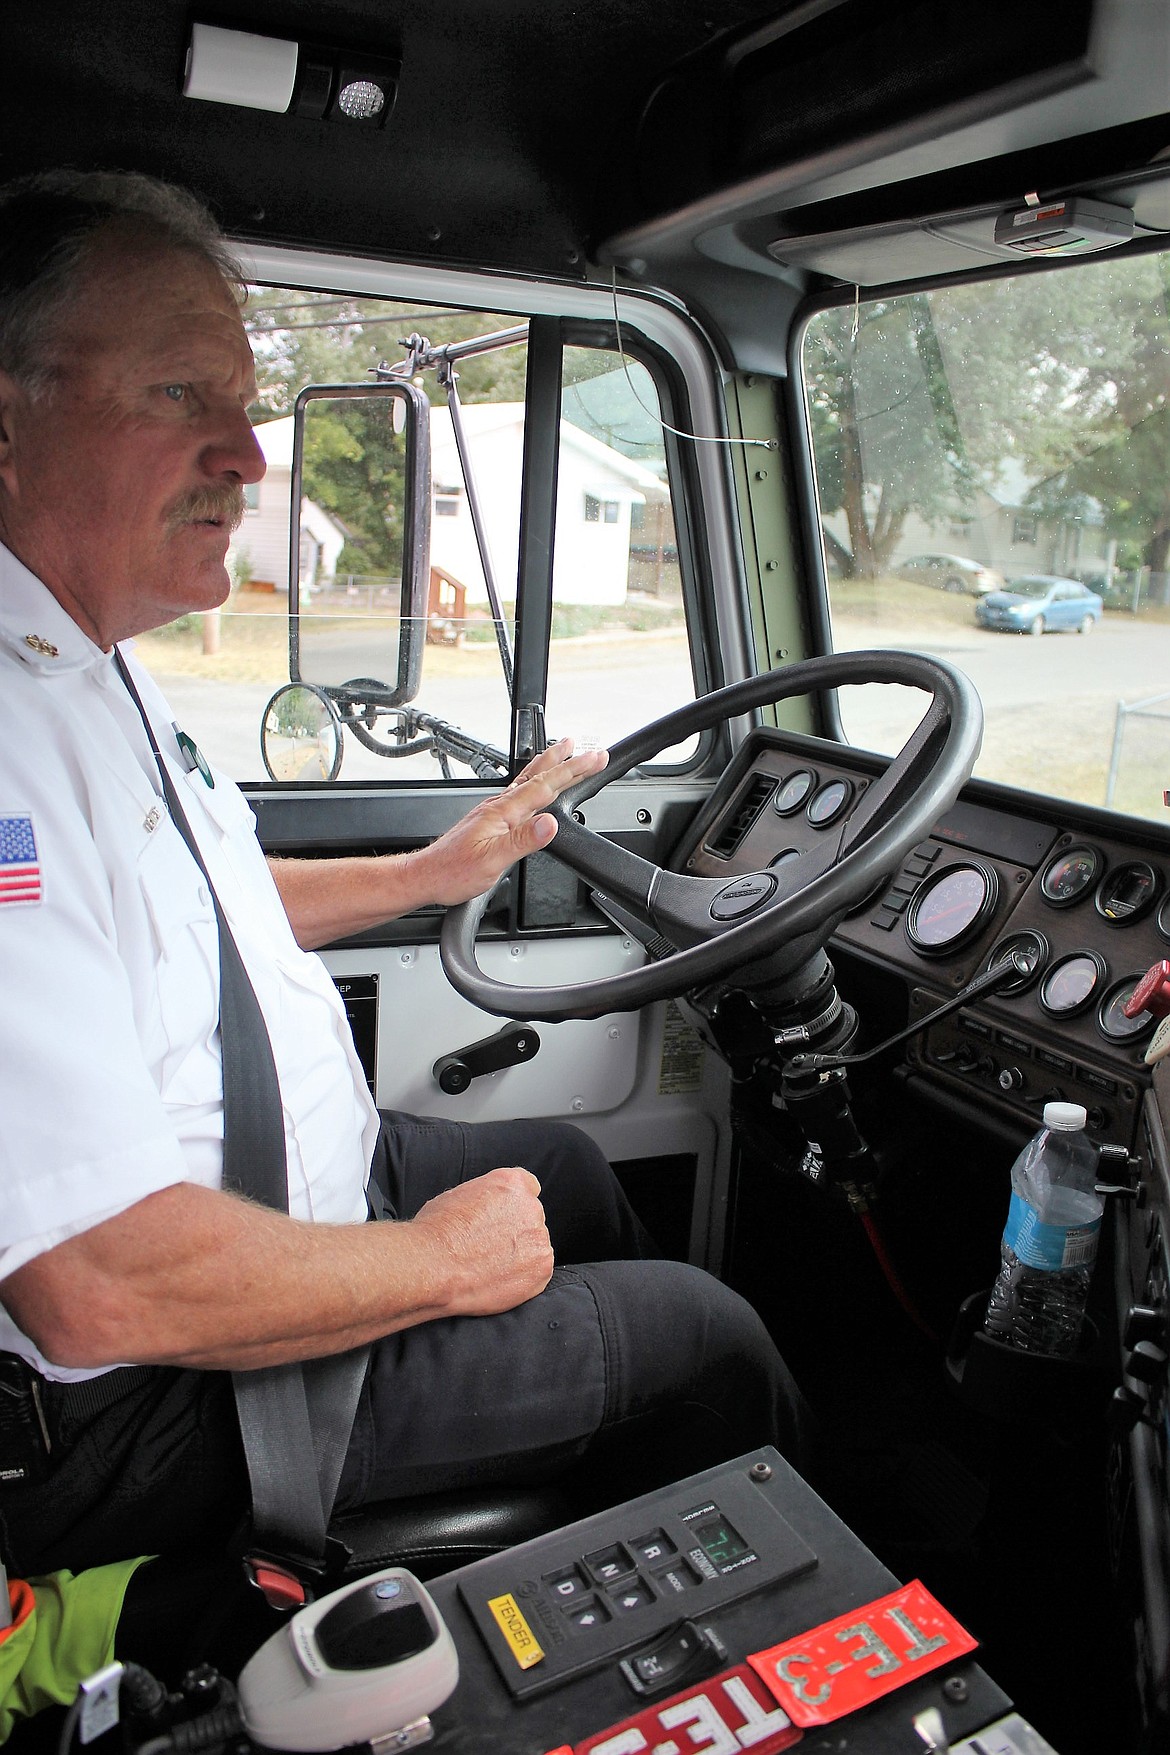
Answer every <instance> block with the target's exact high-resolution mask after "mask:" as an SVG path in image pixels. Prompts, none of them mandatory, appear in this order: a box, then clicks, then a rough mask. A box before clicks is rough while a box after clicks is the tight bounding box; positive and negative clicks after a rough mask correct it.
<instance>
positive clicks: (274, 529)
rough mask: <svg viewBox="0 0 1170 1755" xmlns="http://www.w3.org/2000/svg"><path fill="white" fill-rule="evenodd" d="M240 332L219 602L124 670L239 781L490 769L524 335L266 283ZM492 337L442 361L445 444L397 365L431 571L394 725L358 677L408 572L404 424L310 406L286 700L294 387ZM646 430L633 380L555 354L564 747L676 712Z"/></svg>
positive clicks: (507, 322)
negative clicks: (254, 456)
mask: <svg viewBox="0 0 1170 1755" xmlns="http://www.w3.org/2000/svg"><path fill="white" fill-rule="evenodd" d="M244 320H245V324H246V327H247V329H248V333H249V339H250V341H251V343H252V347H253V350H254V352H255V355H256V370H257V381H258V385H259V397H258V400H257V402H256V404H255V405H254V406H253V408H252V409H251V411H250V413H251V418H252V421H253V425H254V426H255V429H256V434H257V438H258V440H259V443H260V446H261V449H262V451H263V452H264V456H265V459H266V462H267V473H266V474H265V476H264V479H263V480H262V481H260V482H258V483H255V484H253V485H252V486H250V487H249V488H248V490H247V511H246V512H245V515H244V519H243V522H242V524H241V526H240V528H239V529H238V531H237V532H236V534H235V537H234V539H233V542H232V545H231V548H230V550H229V552H228V570H229V573H230V575H231V580H232V586H231V593H230V596H229V597H228V599H227V601H226V603H225V604H224V605H223V608H222V609H220V610H216V611H214V612H212V613H210V614H206V615H188V616H182V617H180V618H179V619H178V620H177V621H175V622H173V623H171V624H170V625H169V626H167V627H164V628H161V629H158V630H156V631H155V632H152V633H149V634H146V635H143V636H142V637H141V638H140V639H139V640H138V641H137V645H136V649H137V653H138V656H139V658H140V659H142V660H143V661H144V662H145V664H146V665H147V667H148V668H149V669H150V670H151V671H152V672H153V673H154V674H155V675H156V677H157V678H158V680H159V681H160V683H161V685H162V687H163V689H164V691H165V693H166V694H167V697H168V699H169V701H170V702H171V705H172V707H173V708H174V710H175V713H176V717H177V720H178V723H180V724H181V725H182V727H183V728H184V730H185V731H187V732H188V734H189V735H191V736H193V737H195V738H196V739H197V740H198V743H199V745H200V746H201V748H202V749H203V750H204V751H205V753H206V754H207V756H208V757H209V758H210V760H211V761H212V762H213V763H215V764H217V765H218V766H219V767H221V768H223V769H224V770H226V771H227V772H228V773H229V774H231V775H232V776H233V777H234V778H235V779H238V780H244V781H263V780H265V779H267V778H268V777H269V775H270V774H272V775H275V776H276V777H277V778H280V779H291V780H297V781H306V782H314V781H317V782H321V781H329V780H333V779H337V778H340V779H341V780H342V781H351V780H352V781H369V780H380V781H386V780H392V781H397V780H403V781H410V780H431V779H435V778H440V777H452V778H455V779H460V780H467V779H469V778H470V777H471V775H472V774H473V773H479V774H480V775H481V777H483V778H488V779H490V778H492V777H498V774H499V772H500V768H501V764H505V763H506V752H507V751H508V748H509V741H510V734H511V703H510V699H509V690H508V683H507V680H506V674H505V662H504V658H503V654H502V648H503V649H506V650H510V648H511V646H512V644H513V642H514V638H515V600H516V577H517V562H518V544H519V530H520V506H521V494H522V486H523V481H522V476H523V458H524V425H525V401H524V398H525V381H526V372H527V363H528V348H527V332H526V325H525V323H524V322H523V320H522V319H518V318H517V317H516V316H514V315H499V314H496V313H491V312H484V311H470V310H453V309H450V308H444V307H440V306H436V305H428V304H426V303H425V302H424V301H413V302H410V303H407V302H400V301H391V300H385V299H361V298H356V297H347V296H343V295H338V294H327V293H320V292H309V291H304V290H297V291H293V290H289V289H286V288H280V287H272V286H266V287H253V288H251V289H250V292H249V297H248V301H247V304H246V306H245V310H244ZM500 332H507V334H508V335H509V336H510V337H512V339H510V340H509V342H508V344H507V345H504V346H499V347H493V348H491V349H490V350H488V351H483V352H479V351H473V352H471V353H469V354H466V355H465V354H460V357H459V358H458V361H457V366H456V376H457V387H458V397H459V404H460V409H461V413H460V416H459V424H460V429H461V431H460V432H457V431H456V429H455V426H454V424H453V421H452V415H451V411H450V408H449V406H448V398H447V394H446V391H445V389H444V386H443V384H442V383H441V382H440V374H439V373H437V372H436V370H434V369H433V368H432V367H429V366H428V368H427V369H426V370H425V371H422V370H420V371H418V372H417V373H416V372H414V371H413V370H411V371H410V372H408V374H407V375H408V376H410V377H412V378H413V381H414V382H415V383H416V384H417V385H419V386H420V388H421V390H422V391H423V393H424V394H425V397H426V398H427V401H428V403H429V427H430V455H431V506H430V577H429V594H428V600H427V604H426V625H425V630H423V632H424V637H425V651H424V656H423V664H422V681H421V687H420V688H419V690H418V694H417V696H416V698H415V699H414V700H413V701H412V702H411V703H409V705H408V706H407V707H406V708H405V709H404V711H403V712H402V713H401V714H400V715H398V717H397V718H395V717H393V716H391V715H390V714H387V713H383V712H380V711H377V707H378V697H377V695H376V693H375V692H374V691H372V690H371V691H370V694H369V698H368V700H367V699H366V698H365V696H364V695H363V691H362V688H361V684H362V681H363V679H364V680H365V681H367V682H368V681H370V680H371V679H372V680H373V681H374V682H381V683H382V684H384V685H385V684H390V683H393V682H394V679H395V676H396V674H397V663H398V650H399V640H400V634H401V622H400V617H401V614H402V596H401V587H402V573H403V567H404V563H405V560H406V554H405V544H406V526H405V520H404V492H405V479H406V478H405V471H404V467H403V457H404V442H403V437H402V433H401V431H400V430H399V429H398V427H397V426H396V425H395V424H394V422H393V421H392V419H391V415H390V413H389V412H388V411H387V408H388V405H386V404H384V403H383V404H375V403H370V402H366V403H362V402H358V401H342V400H339V399H330V398H325V399H323V400H322V401H319V402H313V403H310V405H309V409H310V418H309V419H308V420H307V423H306V434H305V446H304V467H303V478H302V484H301V503H300V507H299V545H298V546H299V578H300V614H299V619H298V623H297V626H298V637H299V658H300V664H299V668H300V677H301V679H302V680H303V682H304V683H307V684H312V685H318V686H317V687H316V689H315V690H312V689H305V688H303V687H300V688H297V689H295V690H288V689H287V685H288V682H289V524H290V516H291V509H292V468H293V413H292V411H293V404H294V402H295V399H296V397H297V394H298V393H299V392H300V391H301V389H302V388H303V387H304V386H306V385H309V384H314V385H360V384H367V385H368V384H370V383H371V382H372V379H373V376H374V374H375V372H376V370H377V368H378V366H379V364H380V362H388V363H389V364H391V365H398V364H400V363H401V362H402V360H403V357H404V351H405V350H406V347H407V338H412V339H421V338H422V337H426V338H428V339H429V341H430V342H431V344H432V346H433V348H434V349H440V348H444V347H452V346H454V347H456V348H458V347H459V346H461V344H464V343H470V342H472V341H474V340H477V339H478V338H482V337H484V336H488V335H492V334H499V333H500ZM659 421H660V415H659V400H658V394H657V391H656V389H655V385H654V381H653V379H652V378H651V376H650V374H649V372H648V371H647V370H646V369H645V368H644V367H643V366H640V365H638V364H637V363H636V362H635V361H633V360H632V359H629V360H627V359H622V358H621V357H620V356H617V355H615V354H612V353H607V352H604V351H602V350H586V349H582V348H570V349H568V350H566V366H565V375H564V388H563V406H562V422H561V445H560V459H559V462H560V469H559V484H558V486H559V491H558V503H557V520H556V541H555V553H554V584H553V594H554V604H553V618H552V630H551V633H552V649H551V653H550V659H549V700H548V713H547V726H548V733H549V735H550V737H555V736H559V735H562V734H563V733H565V732H568V733H570V734H571V735H573V736H574V737H575V738H576V740H577V741H578V743H579V744H595V745H607V744H610V743H613V742H614V741H615V740H616V739H617V738H618V737H620V736H622V735H624V734H625V733H626V732H628V731H630V730H632V729H633V728H634V727H635V726H637V725H641V724H642V723H644V722H645V721H646V720H647V719H650V718H652V717H655V716H656V715H657V714H659V713H662V712H666V711H668V710H669V709H670V708H672V707H676V706H679V705H681V704H682V702H684V701H686V700H690V699H693V697H694V682H693V677H692V671H691V663H690V650H689V645H688V640H687V632H686V622H685V615H684V610H683V598H682V588H681V582H680V575H679V557H678V549H677V545H676V538H675V527H674V517H673V509H672V495H671V486H670V482H669V480H668V476H667V467H666V458H665V453H664V450H663V439H662V431H661V427H660V424H659ZM461 439H462V444H463V446H464V447H465V448H466V451H467V453H468V454H469V456H470V460H471V465H472V469H471V473H472V478H473V483H472V487H471V488H469V484H468V480H467V478H466V476H465V474H464V470H463V468H462V460H461V456H460V441H461ZM473 498H474V499H475V501H476V502H477V504H475V505H473ZM477 517H478V522H479V530H478V532H477V529H476V521H477ZM485 552H486V558H487V566H488V569H489V570H490V573H491V584H490V587H489V580H488V578H487V577H486V576H485V566H484V559H483V556H484V553H485ZM494 606H496V607H498V615H497V613H496V607H494ZM351 684H352V685H354V686H352V687H351V686H350V685H351ZM282 685H285V687H286V692H285V693H284V694H283V695H280V696H279V698H274V697H276V696H277V691H278V690H280V689H281V687H282ZM339 687H340V688H341V690H342V691H343V692H342V695H341V696H339V695H338V689H339ZM385 692H386V691H385V689H383V691H382V693H383V696H384V694H385ZM269 703H271V707H270V708H269V705H268V704H269ZM338 704H340V713H338V712H336V711H335V710H334V709H335V708H336V707H337V706H338ZM342 719H344V725H342V724H341V720H342ZM262 724H263V725H264V726H265V727H266V735H265V738H264V750H265V754H264V756H262V754H261V726H262ZM485 751H486V755H485ZM501 752H503V753H502V754H501ZM687 753H688V752H687V751H685V750H675V751H670V752H667V754H666V756H665V758H664V759H666V760H678V759H680V757H682V756H684V755H685V754H687ZM265 762H267V764H268V766H267V772H266V770H265Z"/></svg>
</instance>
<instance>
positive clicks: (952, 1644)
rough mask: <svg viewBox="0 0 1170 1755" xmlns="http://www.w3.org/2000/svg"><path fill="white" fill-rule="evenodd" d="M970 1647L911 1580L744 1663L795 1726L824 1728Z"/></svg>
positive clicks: (972, 1641)
mask: <svg viewBox="0 0 1170 1755" xmlns="http://www.w3.org/2000/svg"><path fill="white" fill-rule="evenodd" d="M978 1643H979V1642H978V1640H976V1639H972V1637H971V1635H970V1634H969V1633H968V1632H967V1631H966V1629H965V1628H963V1627H960V1625H959V1623H958V1622H957V1621H956V1620H955V1618H954V1616H953V1615H948V1614H947V1611H946V1610H945V1609H944V1608H943V1607H942V1605H941V1604H939V1603H936V1602H935V1600H934V1598H933V1597H932V1596H931V1594H930V1592H929V1591H928V1590H926V1589H925V1588H924V1586H923V1585H921V1584H920V1583H919V1582H918V1580H917V1579H915V1581H914V1582H913V1584H907V1585H904V1586H903V1587H902V1589H901V1590H895V1591H891V1592H890V1594H889V1596H888V1597H879V1599H878V1600H877V1602H875V1603H865V1604H864V1605H863V1606H862V1607H861V1608H859V1609H850V1610H849V1612H848V1613H847V1614H845V1615H838V1616H837V1617H836V1619H835V1620H833V1621H824V1622H822V1623H821V1625H820V1626H819V1627H813V1628H811V1629H810V1630H809V1632H807V1633H802V1634H800V1635H799V1636H798V1637H797V1638H796V1639H785V1640H783V1641H781V1643H780V1644H779V1645H773V1646H770V1647H769V1648H768V1650H767V1651H758V1652H755V1653H754V1654H753V1655H752V1656H751V1657H749V1658H748V1663H749V1664H750V1665H751V1666H752V1668H753V1670H755V1672H756V1674H757V1675H758V1676H759V1677H760V1679H761V1680H762V1681H763V1682H764V1683H765V1684H766V1686H767V1687H768V1689H769V1691H770V1692H771V1693H772V1694H773V1695H775V1697H776V1699H777V1700H778V1701H779V1702H780V1704H781V1706H782V1707H783V1708H784V1710H785V1712H786V1713H787V1714H788V1716H789V1717H790V1718H791V1719H792V1720H793V1722H794V1723H795V1724H798V1725H825V1724H831V1723H832V1721H833V1720H834V1719H837V1718H843V1717H844V1716H845V1714H846V1713H849V1712H857V1711H858V1709H859V1708H860V1707H863V1706H869V1705H870V1704H871V1703H872V1702H873V1701H875V1700H880V1699H881V1698H882V1696H883V1695H885V1694H891V1693H893V1691H894V1689H895V1688H901V1687H902V1686H903V1685H904V1684H905V1683H906V1682H912V1681H914V1680H915V1678H916V1677H918V1676H921V1675H924V1674H925V1673H926V1671H928V1670H933V1669H937V1667H938V1665H939V1664H949V1663H953V1662H954V1660H955V1659H956V1658H958V1657H962V1656H963V1654H964V1653H965V1652H968V1651H974V1649H975V1647H976V1645H977V1644H978Z"/></svg>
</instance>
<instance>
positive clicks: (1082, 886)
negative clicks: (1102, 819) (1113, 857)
mask: <svg viewBox="0 0 1170 1755" xmlns="http://www.w3.org/2000/svg"><path fill="white" fill-rule="evenodd" d="M1161 890H1162V879H1161V876H1160V874H1159V873H1158V871H1157V870H1156V869H1155V868H1154V867H1153V866H1152V865H1151V864H1150V862H1149V860H1147V859H1127V860H1125V861H1124V862H1123V863H1122V864H1120V865H1114V866H1111V867H1109V869H1108V870H1106V867H1105V860H1104V858H1103V856H1102V855H1101V853H1100V852H1099V851H1098V849H1097V848H1096V847H1091V846H1089V844H1088V843H1087V842H1083V843H1081V844H1079V845H1078V846H1075V847H1068V848H1065V850H1064V851H1063V852H1061V853H1058V854H1056V855H1055V856H1054V857H1053V858H1052V859H1051V860H1050V861H1049V862H1048V864H1047V865H1046V866H1045V868H1044V873H1043V876H1042V877H1041V879H1040V894H1041V895H1042V896H1043V898H1044V900H1045V901H1046V902H1047V903H1048V906H1049V907H1050V908H1071V907H1072V906H1073V905H1074V904H1075V903H1077V902H1080V901H1083V900H1084V899H1085V898H1086V897H1087V896H1089V895H1090V894H1091V895H1092V897H1093V907H1094V908H1095V909H1096V911H1097V913H1098V914H1099V915H1100V916H1101V918H1102V920H1107V921H1108V922H1109V924H1110V925H1111V926H1131V925H1132V924H1133V922H1134V921H1135V920H1140V919H1141V918H1142V916H1143V915H1145V914H1148V913H1149V911H1150V909H1151V908H1152V907H1153V905H1154V903H1155V902H1156V901H1157V900H1158V897H1159V895H1160V893H1161ZM1158 930H1159V932H1160V933H1161V934H1162V936H1163V937H1164V938H1170V895H1167V896H1166V897H1165V898H1164V899H1163V901H1162V906H1161V908H1160V909H1159V910H1158Z"/></svg>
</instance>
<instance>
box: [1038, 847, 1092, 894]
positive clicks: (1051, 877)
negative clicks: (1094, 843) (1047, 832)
mask: <svg viewBox="0 0 1170 1755" xmlns="http://www.w3.org/2000/svg"><path fill="white" fill-rule="evenodd" d="M1101 865H1102V860H1101V855H1100V854H1099V853H1098V852H1097V849H1096V848H1095V847H1085V846H1082V847H1070V848H1069V849H1068V850H1067V852H1065V853H1058V854H1057V856H1056V858H1055V859H1053V860H1052V861H1051V862H1050V863H1049V865H1048V867H1047V869H1046V870H1045V873H1044V876H1043V877H1042V878H1041V879H1040V894H1041V895H1042V896H1043V897H1044V900H1045V901H1046V902H1047V903H1048V905H1049V906H1050V907H1051V908H1069V907H1071V906H1072V904H1073V903H1074V902H1079V901H1080V899H1081V897H1082V896H1083V895H1084V894H1085V893H1086V891H1088V890H1091V889H1092V887H1093V885H1094V884H1095V883H1096V882H1097V879H1098V878H1099V877H1100V876H1101Z"/></svg>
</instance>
